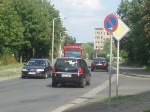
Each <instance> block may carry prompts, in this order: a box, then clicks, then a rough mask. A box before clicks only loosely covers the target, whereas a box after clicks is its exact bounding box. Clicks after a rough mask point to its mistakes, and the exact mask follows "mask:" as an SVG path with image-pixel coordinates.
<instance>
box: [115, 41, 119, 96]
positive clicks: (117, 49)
mask: <svg viewBox="0 0 150 112" xmlns="http://www.w3.org/2000/svg"><path fill="white" fill-rule="evenodd" d="M119 44H120V43H119V40H118V46H117V82H116V97H118V75H119Z"/></svg>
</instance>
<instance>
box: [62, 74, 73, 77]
mask: <svg viewBox="0 0 150 112" xmlns="http://www.w3.org/2000/svg"><path fill="white" fill-rule="evenodd" d="M62 77H71V74H62Z"/></svg>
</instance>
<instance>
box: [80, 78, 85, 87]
mask: <svg viewBox="0 0 150 112" xmlns="http://www.w3.org/2000/svg"><path fill="white" fill-rule="evenodd" d="M85 84H86V83H85V78H83V79H82V80H81V83H80V87H81V88H84V87H85Z"/></svg>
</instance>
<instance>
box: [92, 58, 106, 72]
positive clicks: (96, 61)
mask: <svg viewBox="0 0 150 112" xmlns="http://www.w3.org/2000/svg"><path fill="white" fill-rule="evenodd" d="M94 70H106V71H108V62H107V60H106V58H104V57H97V58H93V60H92V63H91V71H94Z"/></svg>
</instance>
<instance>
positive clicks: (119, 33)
mask: <svg viewBox="0 0 150 112" xmlns="http://www.w3.org/2000/svg"><path fill="white" fill-rule="evenodd" d="M129 31H130V28H129V27H128V26H127V25H126V24H125V23H124V22H123V21H122V20H120V19H118V27H117V29H116V30H115V31H114V32H113V35H114V37H115V38H116V40H118V41H119V40H121V39H122V38H123V36H125V35H126V34H127V33H128V32H129Z"/></svg>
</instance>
